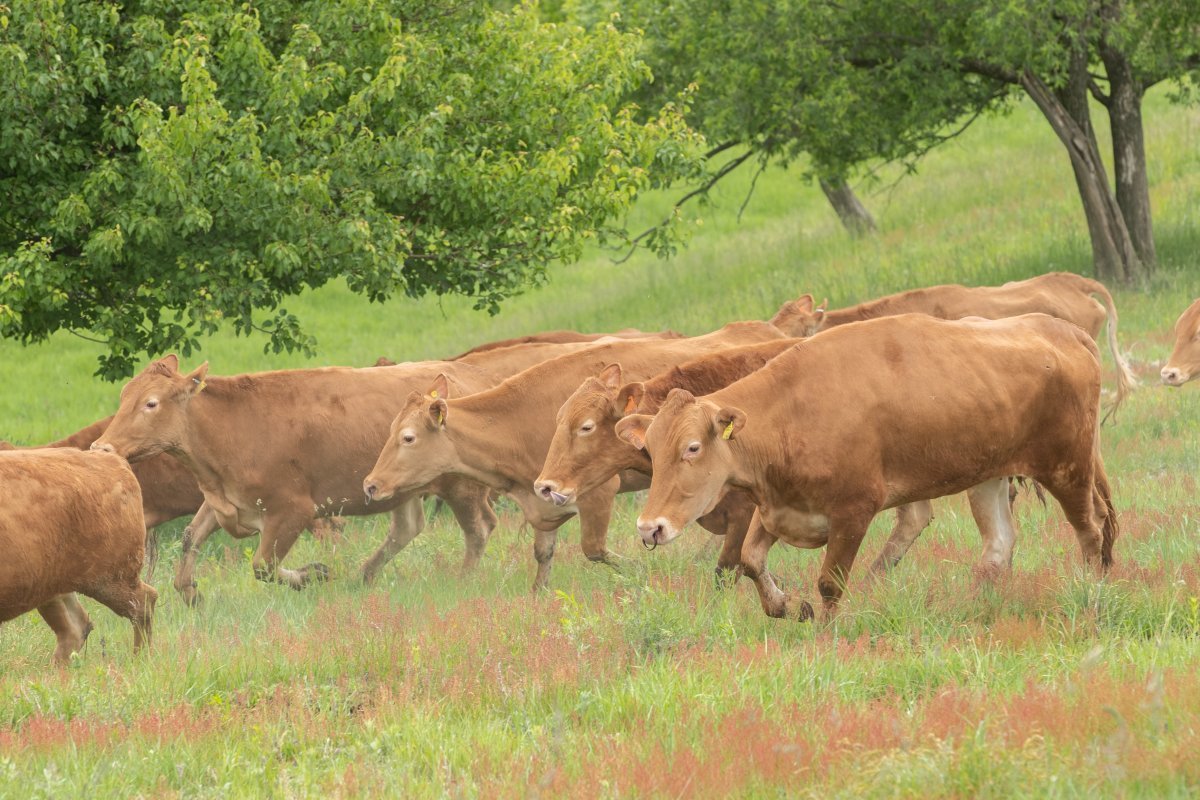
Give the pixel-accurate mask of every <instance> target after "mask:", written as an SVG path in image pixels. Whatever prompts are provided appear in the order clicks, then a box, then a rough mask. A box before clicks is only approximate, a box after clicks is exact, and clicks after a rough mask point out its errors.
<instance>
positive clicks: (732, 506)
mask: <svg viewBox="0 0 1200 800" xmlns="http://www.w3.org/2000/svg"><path fill="white" fill-rule="evenodd" d="M755 510H756V509H755V505H754V501H753V500H751V499H750V496H749V495H747V494H746V493H745V492H741V491H732V492H729V493H728V494H726V495H725V497H723V498H721V502H720V503H718V504H717V507H716V508H714V509H713V510H712V511H710V512H709V513H707V514H705V515H704V516H702V517H700V518H699V519H697V520H696V522H698V523H700V525H701V526H702V527H703V528H704V529H705V530H707V531H711V532H712V533H714V534H716V535H718V536H721V537H723V539H722V541H721V553H720V555H718V556H717V568H716V574H717V586H732V585H733V584H735V583H737V579H738V578H740V577H741V575H742V545H743V544H745V542H746V532H747V531H748V530H749V529H750V523H751V522H752V521H753V520H754V512H755Z"/></svg>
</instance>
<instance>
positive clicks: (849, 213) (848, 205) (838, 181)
mask: <svg viewBox="0 0 1200 800" xmlns="http://www.w3.org/2000/svg"><path fill="white" fill-rule="evenodd" d="M819 182H820V184H821V191H822V192H824V193H825V197H826V198H828V200H829V204H830V205H831V206H833V210H834V211H836V212H837V215H838V219H840V220H841V221H842V225H844V226H845V228H846V230H848V231H850V233H851V234H853V235H854V236H862V235H863V234H867V233H874V232H875V231H876V230H878V228H876V227H875V218H874V217H872V216H871V212H870V211H867V208H866V206H864V205H863V204H862V201H860V200H859V199H858V196H857V195H856V194H854V190H853V189H851V188H850V184H848V183H846V179H845V178H829V179H828V180H826V179H825V178H821V179H820V181H819Z"/></svg>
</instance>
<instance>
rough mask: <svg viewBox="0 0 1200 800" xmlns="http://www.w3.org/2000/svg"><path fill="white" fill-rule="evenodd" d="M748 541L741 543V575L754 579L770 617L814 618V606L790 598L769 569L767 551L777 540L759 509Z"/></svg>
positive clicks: (751, 525) (760, 598)
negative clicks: (768, 528) (764, 523)
mask: <svg viewBox="0 0 1200 800" xmlns="http://www.w3.org/2000/svg"><path fill="white" fill-rule="evenodd" d="M749 528H750V529H749V530H748V531H747V532H746V540H745V543H744V544H743V545H742V556H741V558H742V574H744V575H745V576H746V577H747V578H749V579H750V580H752V581H754V588H755V589H757V590H758V599H759V601H760V602H761V603H762V607H763V611H764V612H765V613H766V615H767V616H768V617H776V618H781V617H795V618H796V619H798V620H800V621H801V622H804V621H806V620H810V619H812V618H813V609H812V606H811V605H810V604H809V603H807V602H805V601H803V600H800V599H799V598H795V597H789V596H788V595H787V594H785V593H784V592H783V590H782V589H780V588H779V586H778V585H777V584H776V583H775V579H774V578H773V577H771V573H770V572H769V571H767V553H769V552H770V550H771V547H772V546H774V544H775V542H776V541H777V539H776V538H775V535H774V534H772V533H771V532H770V531H768V530H767V529H766V528H765V527H764V526H763V524H762V518H761V517H760V515H759V513H758V511H757V510H756V511H755V512H754V517H753V519H752V520H751V521H750V526H749Z"/></svg>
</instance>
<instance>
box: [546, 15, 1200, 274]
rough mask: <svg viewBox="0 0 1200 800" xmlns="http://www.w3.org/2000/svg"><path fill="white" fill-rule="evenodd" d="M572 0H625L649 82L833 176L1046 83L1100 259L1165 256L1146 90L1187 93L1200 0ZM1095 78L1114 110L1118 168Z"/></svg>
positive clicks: (722, 131)
mask: <svg viewBox="0 0 1200 800" xmlns="http://www.w3.org/2000/svg"><path fill="white" fill-rule="evenodd" d="M558 13H561V14H563V15H565V16H568V17H571V16H573V17H574V18H577V19H601V18H604V17H605V15H608V14H614V13H616V14H619V17H620V19H621V20H623V24H625V25H627V26H629V27H631V28H640V29H644V31H645V41H646V53H647V54H646V60H647V61H648V62H649V64H650V65H651V68H652V69H653V71H654V74H655V77H656V81H655V83H654V84H653V85H650V86H643V87H642V88H641V89H640V92H641V96H642V97H643V99H646V98H649V97H654V96H656V95H655V93H663V94H659V95H657V96H664V95H665V94H666V93H669V92H672V91H678V89H679V87H680V86H682V85H685V84H688V83H693V82H694V83H695V84H696V85H697V89H696V92H695V95H694V100H693V101H692V103H691V106H692V110H691V113H690V115H689V121H690V122H691V123H692V124H693V125H695V126H696V127H697V128H699V129H700V130H702V131H703V132H704V133H705V134H706V135H707V136H709V138H710V139H711V140H713V141H714V142H717V143H718V144H719V145H722V144H728V143H733V142H737V143H740V144H742V145H745V146H746V147H748V148H750V150H751V151H752V152H753V153H756V154H758V155H760V156H762V157H763V158H771V159H777V160H780V161H783V162H788V161H791V160H793V159H795V158H797V157H798V156H800V155H802V154H803V155H806V156H807V157H808V162H807V166H806V168H807V169H809V170H810V171H811V172H812V173H814V174H815V175H816V176H847V175H851V174H853V173H854V172H855V171H856V170H859V171H861V170H863V169H870V168H872V167H873V166H874V165H876V164H878V163H879V160H881V159H883V160H898V161H901V162H903V163H905V164H906V165H908V166H909V167H910V168H915V164H916V163H917V162H918V161H919V159H920V157H921V156H922V155H924V154H925V153H926V152H928V151H929V150H930V149H931V148H933V147H936V146H938V145H939V144H941V143H942V142H944V141H946V140H947V139H949V138H953V137H954V136H955V135H956V133H957V132H958V131H960V130H961V129H962V128H963V127H964V126H965V125H968V124H970V123H971V122H972V121H974V120H975V119H978V118H979V117H980V116H982V115H986V114H990V113H995V112H1003V111H1004V110H1005V109H1006V108H1008V107H1009V106H1010V105H1011V104H1012V103H1013V102H1014V101H1016V100H1017V99H1018V98H1019V97H1022V96H1028V97H1030V98H1032V99H1033V101H1034V102H1035V103H1036V104H1037V106H1038V108H1039V110H1041V111H1042V113H1043V114H1044V115H1045V116H1046V119H1047V122H1048V123H1049V124H1050V125H1051V127H1052V128H1053V130H1054V131H1055V133H1056V135H1057V136H1058V137H1059V139H1060V141H1061V142H1062V144H1063V147H1064V151H1065V153H1066V154H1067V156H1068V158H1069V159H1070V161H1071V165H1072V168H1073V170H1074V172H1075V176H1076V182H1077V184H1078V188H1079V192H1080V198H1081V201H1082V203H1083V206H1084V211H1085V215H1086V218H1087V221H1088V226H1089V231H1090V232H1091V236H1092V243H1093V259H1094V262H1095V266H1096V271H1097V274H1098V276H1099V277H1102V278H1107V279H1111V280H1122V281H1133V280H1137V279H1140V278H1142V277H1144V276H1145V274H1146V273H1147V272H1148V271H1149V270H1150V269H1151V268H1152V267H1153V264H1154V259H1155V256H1154V246H1153V236H1152V232H1151V226H1150V210H1149V193H1148V182H1147V177H1146V173H1147V170H1146V165H1145V162H1146V156H1145V153H1144V149H1143V144H1142V141H1143V135H1142V121H1141V112H1140V108H1141V100H1142V97H1143V95H1144V93H1145V91H1146V89H1148V88H1149V87H1150V86H1153V85H1154V84H1156V83H1159V82H1162V81H1173V82H1174V83H1175V85H1176V87H1178V88H1179V89H1180V90H1182V91H1181V92H1180V94H1181V95H1183V94H1186V92H1187V89H1189V88H1190V87H1191V86H1192V85H1193V84H1194V78H1195V76H1196V70H1197V69H1198V68H1200V3H1197V2H1196V1H1195V0H1146V2H1140V3H1131V2H1126V1H1125V0H986V2H972V3H960V2H939V1H938V0H841V1H840V2H836V3H833V2H819V1H818V2H809V1H808V0H779V1H778V2H765V1H764V0H672V2H669V3H660V2H655V0H625V1H624V2H620V3H617V2H614V0H564V2H562V3H561V8H560V9H558ZM1089 94H1090V95H1091V96H1092V97H1094V98H1096V99H1097V100H1099V101H1100V103H1102V105H1103V106H1104V107H1105V109H1106V110H1107V111H1108V113H1109V117H1110V122H1111V129H1112V133H1113V160H1114V163H1115V166H1116V169H1115V172H1116V175H1115V180H1111V181H1110V179H1109V177H1108V175H1107V174H1106V171H1105V166H1104V164H1103V162H1102V160H1101V157H1100V152H1099V145H1098V144H1097V139H1096V136H1095V131H1094V129H1093V126H1092V123H1091V116H1090V110H1089V104H1088V97H1089ZM720 150H721V148H720V147H719V146H718V147H717V148H714V154H715V153H716V152H719V151H720ZM738 157H739V158H744V157H745V154H742V155H740V156H738ZM716 172H717V173H718V174H719V170H716ZM1114 183H1115V190H1114ZM831 199H832V198H831Z"/></svg>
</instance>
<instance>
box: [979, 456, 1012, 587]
mask: <svg viewBox="0 0 1200 800" xmlns="http://www.w3.org/2000/svg"><path fill="white" fill-rule="evenodd" d="M1008 486H1009V484H1008V478H994V479H992V480H990V481H984V482H983V483H981V484H979V485H978V486H973V487H971V488H970V489H969V490H967V499H968V500H969V501H970V504H971V514H972V515H973V516H974V517H975V524H976V525H977V526H978V527H979V535H980V537H981V538H982V539H983V555H982V556H981V559H980V566H981V567H982V568H983V569H984V570H985V571H986V572H989V573H995V572H1001V571H1004V570H1007V569H1009V568H1010V567H1011V566H1012V557H1013V547H1014V546H1015V545H1016V542H1017V532H1016V523H1015V522H1014V520H1013V516H1012V504H1011V503H1010V502H1009V498H1008Z"/></svg>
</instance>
